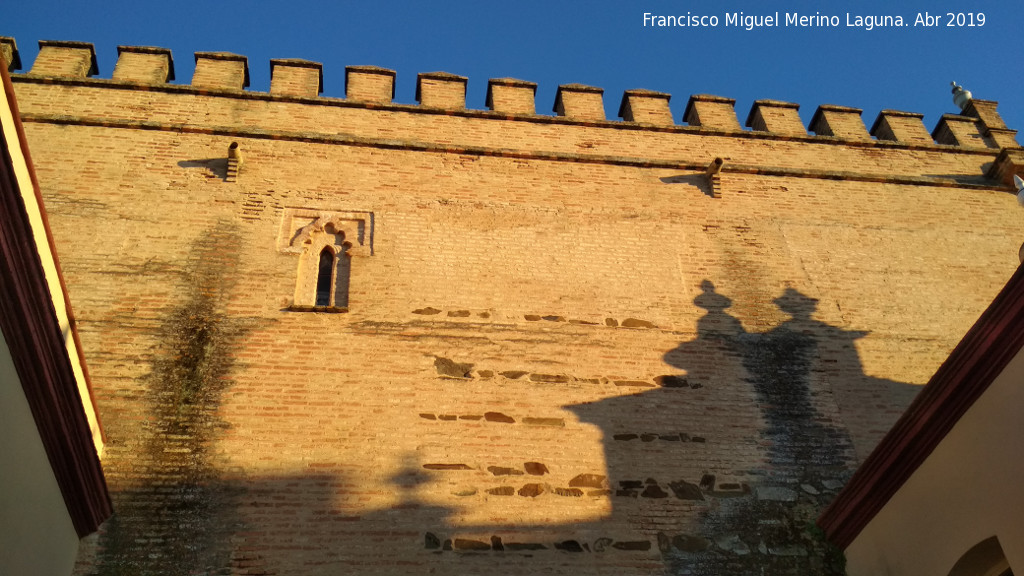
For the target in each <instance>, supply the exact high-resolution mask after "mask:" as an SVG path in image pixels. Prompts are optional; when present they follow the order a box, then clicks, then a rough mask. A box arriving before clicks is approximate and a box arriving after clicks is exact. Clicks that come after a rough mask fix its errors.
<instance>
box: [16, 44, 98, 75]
mask: <svg viewBox="0 0 1024 576" xmlns="http://www.w3.org/2000/svg"><path fill="white" fill-rule="evenodd" d="M29 74H33V75H37V76H64V77H67V78H86V77H88V76H95V75H96V74H99V68H98V67H97V66H96V49H95V48H94V47H93V45H92V44H91V43H89V42H63V41H53V40H40V41H39V55H38V56H36V61H35V62H34V63H33V64H32V70H30V71H29Z"/></svg>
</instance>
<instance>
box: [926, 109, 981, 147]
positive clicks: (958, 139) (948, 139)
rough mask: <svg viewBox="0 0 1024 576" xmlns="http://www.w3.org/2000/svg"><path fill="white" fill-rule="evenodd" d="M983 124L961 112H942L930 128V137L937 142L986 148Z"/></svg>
mask: <svg viewBox="0 0 1024 576" xmlns="http://www.w3.org/2000/svg"><path fill="white" fill-rule="evenodd" d="M983 129H984V126H983V125H982V124H981V120H979V119H978V118H973V117H970V116H964V115H962V114H943V115H942V118H940V119H939V123H938V124H937V125H936V126H935V130H932V137H933V138H934V139H935V141H936V142H938V143H939V144H947V145H950V146H965V147H974V148H988V147H990V145H989V143H988V142H987V141H986V139H985V133H984V131H983Z"/></svg>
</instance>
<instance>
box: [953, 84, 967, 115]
mask: <svg viewBox="0 0 1024 576" xmlns="http://www.w3.org/2000/svg"><path fill="white" fill-rule="evenodd" d="M949 84H950V85H951V86H952V87H953V104H956V105H957V108H960V111H961V112H962V111H963V110H964V109H966V108H967V103H968V102H970V101H971V92H970V91H969V90H964V88H963V86H960V85H959V84H957V83H956V82H950V83H949Z"/></svg>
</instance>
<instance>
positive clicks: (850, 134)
mask: <svg viewBox="0 0 1024 576" xmlns="http://www.w3.org/2000/svg"><path fill="white" fill-rule="evenodd" d="M863 112H864V111H863V110H861V109H860V108H851V107H849V106H836V105H833V104H822V105H821V106H818V109H817V110H815V111H814V116H813V117H812V118H811V125H810V130H811V132H814V133H815V134H817V135H818V136H832V137H835V138H842V139H844V140H871V135H870V134H868V131H867V128H865V127H864V121H863V120H861V118H860V115H861V114H862V113H863Z"/></svg>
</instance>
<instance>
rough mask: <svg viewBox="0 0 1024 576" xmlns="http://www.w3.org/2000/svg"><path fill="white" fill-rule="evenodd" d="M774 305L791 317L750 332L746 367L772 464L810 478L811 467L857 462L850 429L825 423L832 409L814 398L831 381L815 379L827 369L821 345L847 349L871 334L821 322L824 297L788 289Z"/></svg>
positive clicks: (800, 477)
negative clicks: (759, 331)
mask: <svg viewBox="0 0 1024 576" xmlns="http://www.w3.org/2000/svg"><path fill="white" fill-rule="evenodd" d="M774 304H775V305H776V306H778V308H779V309H780V310H782V311H783V312H785V313H786V314H789V315H790V316H791V318H790V319H789V320H786V321H785V322H783V323H782V324H780V325H779V326H777V327H775V328H774V329H772V330H770V331H768V332H766V333H763V334H750V335H746V336H745V337H744V338H743V346H742V349H743V366H744V368H745V369H746V371H747V373H748V374H749V376H750V380H751V383H752V384H753V386H754V392H755V393H756V394H757V398H758V403H759V404H760V405H761V406H762V413H763V415H764V418H765V428H764V430H763V431H762V432H761V436H762V437H763V438H765V439H766V440H768V441H769V444H768V445H769V446H770V449H769V459H768V462H769V465H770V466H771V468H772V469H773V470H774V471H776V472H778V471H781V470H790V471H791V473H792V474H793V478H792V480H800V481H804V480H806V479H807V478H804V476H807V474H805V472H806V471H807V470H808V469H809V468H811V467H824V468H834V467H836V466H845V465H848V464H850V463H851V461H852V453H851V450H850V448H851V443H850V439H849V436H848V435H847V434H846V432H845V430H843V429H841V428H837V427H835V426H831V425H828V424H827V423H824V422H827V419H826V418H823V416H824V414H822V412H825V413H827V412H829V411H830V410H829V408H830V407H829V406H828V405H827V404H826V403H825V402H818V403H817V404H818V405H816V404H815V402H812V399H813V398H812V397H814V398H819V397H821V396H822V395H825V396H827V394H828V391H827V390H825V389H823V388H822V386H823V385H824V384H826V382H822V381H820V380H821V379H819V378H814V375H815V374H816V373H821V372H822V370H821V369H820V366H821V363H820V351H821V350H820V349H821V348H822V344H821V343H823V342H829V343H831V344H832V345H834V346H836V347H837V349H844V348H845V346H844V344H845V343H849V342H852V341H853V340H854V339H856V338H861V337H863V336H864V334H865V333H864V332H853V331H847V330H843V329H842V328H837V327H834V326H830V325H829V324H826V323H824V322H821V321H818V320H815V319H814V318H812V315H813V314H814V312H815V310H816V309H817V306H818V301H817V300H815V299H814V298H811V297H809V296H806V295H804V294H802V293H801V292H800V291H798V290H795V289H793V288H787V289H786V290H785V292H783V294H782V295H781V296H779V297H778V298H776V299H775V300H774ZM851 348H852V346H851ZM857 364H858V365H859V364H860V362H859V360H858V361H857ZM812 389H813V390H812ZM822 408H824V410H821V409H822Z"/></svg>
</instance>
